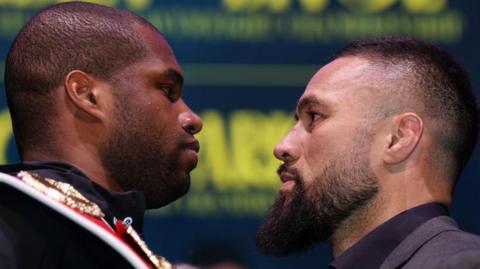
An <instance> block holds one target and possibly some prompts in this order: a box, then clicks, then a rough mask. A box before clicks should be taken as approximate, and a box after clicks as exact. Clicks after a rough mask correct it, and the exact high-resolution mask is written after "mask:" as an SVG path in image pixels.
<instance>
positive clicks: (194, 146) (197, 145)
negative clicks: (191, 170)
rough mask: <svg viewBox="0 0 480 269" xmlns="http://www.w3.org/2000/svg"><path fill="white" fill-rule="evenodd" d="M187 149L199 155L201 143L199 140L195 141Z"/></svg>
mask: <svg viewBox="0 0 480 269" xmlns="http://www.w3.org/2000/svg"><path fill="white" fill-rule="evenodd" d="M186 148H187V149H190V150H193V151H195V153H198V152H199V151H200V143H199V142H198V140H194V141H193V142H191V143H188V144H187V146H186Z"/></svg>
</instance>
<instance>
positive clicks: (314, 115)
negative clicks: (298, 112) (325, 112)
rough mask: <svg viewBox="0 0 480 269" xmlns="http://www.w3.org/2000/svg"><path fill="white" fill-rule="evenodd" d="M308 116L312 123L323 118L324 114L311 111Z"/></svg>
mask: <svg viewBox="0 0 480 269" xmlns="http://www.w3.org/2000/svg"><path fill="white" fill-rule="evenodd" d="M308 117H309V120H310V123H313V122H315V121H317V120H319V119H321V118H322V115H321V114H320V113H316V112H309V113H308Z"/></svg>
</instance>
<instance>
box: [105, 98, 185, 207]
mask: <svg viewBox="0 0 480 269" xmlns="http://www.w3.org/2000/svg"><path fill="white" fill-rule="evenodd" d="M176 139H178V138H176V137H165V136H164V135H162V132H161V130H156V129H155V128H153V127H152V123H151V121H149V119H148V118H145V116H144V115H142V114H141V112H139V111H137V110H136V109H135V108H132V107H129V104H128V100H126V99H124V98H122V97H119V98H118V104H117V117H116V122H115V127H114V128H113V130H111V131H110V135H109V137H107V138H106V140H105V142H104V144H103V146H102V148H101V150H100V156H101V159H102V163H103V165H104V167H105V168H106V169H107V171H108V172H109V173H110V176H111V177H112V178H113V179H114V180H115V181H116V182H117V183H118V184H119V185H120V187H121V188H122V189H123V190H125V191H129V190H140V191H143V192H144V195H145V199H146V204H147V208H159V207H162V206H164V205H166V204H168V203H170V202H172V201H174V200H176V199H177V198H179V197H181V196H182V195H184V194H185V193H186V192H187V191H188V189H189V183H190V178H189V175H188V174H187V175H182V174H181V173H180V172H179V171H178V165H177V163H178V162H179V159H180V156H179V154H180V149H178V150H173V151H171V152H166V150H165V149H166V148H168V147H169V146H171V145H179V144H180V143H179V142H178V141H177V140H176ZM170 148H171V147H170Z"/></svg>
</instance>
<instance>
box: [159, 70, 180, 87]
mask: <svg viewBox="0 0 480 269" xmlns="http://www.w3.org/2000/svg"><path fill="white" fill-rule="evenodd" d="M160 75H161V76H165V77H168V78H170V79H172V80H173V81H175V83H177V84H179V86H183V76H182V75H181V74H180V73H179V72H177V71H176V70H174V69H168V70H166V71H164V72H162V73H161V74H160Z"/></svg>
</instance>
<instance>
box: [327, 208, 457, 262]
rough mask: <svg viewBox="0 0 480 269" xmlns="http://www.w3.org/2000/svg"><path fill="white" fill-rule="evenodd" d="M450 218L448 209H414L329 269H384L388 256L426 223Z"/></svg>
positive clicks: (360, 244)
mask: <svg viewBox="0 0 480 269" xmlns="http://www.w3.org/2000/svg"><path fill="white" fill-rule="evenodd" d="M445 215H448V209H447V207H446V206H444V205H442V204H439V203H429V204H424V205H420V206H417V207H414V208H411V209H409V210H407V211H404V212H402V213H400V214H398V215H397V216H395V217H393V218H391V219H390V220H388V221H387V222H385V223H383V224H382V225H380V226H379V227H377V228H376V229H375V230H373V231H372V232H370V233H369V234H367V235H366V236H364V237H363V238H362V239H360V241H358V242H357V243H356V244H355V245H353V246H352V247H350V248H349V249H347V250H346V251H345V252H344V253H343V254H342V255H340V256H339V257H337V258H336V259H335V260H333V261H332V262H331V263H330V265H329V268H335V269H349V268H380V266H381V265H382V263H383V261H384V260H385V259H386V258H387V256H388V255H389V254H390V253H391V252H392V251H393V250H394V249H395V248H396V247H397V246H398V245H399V244H400V242H402V240H403V239H405V238H406V237H407V236H408V235H409V234H410V233H412V232H413V231H414V230H415V229H416V228H418V227H419V226H420V225H422V224H423V223H425V222H426V221H428V220H430V219H432V218H435V217H438V216H445Z"/></svg>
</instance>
